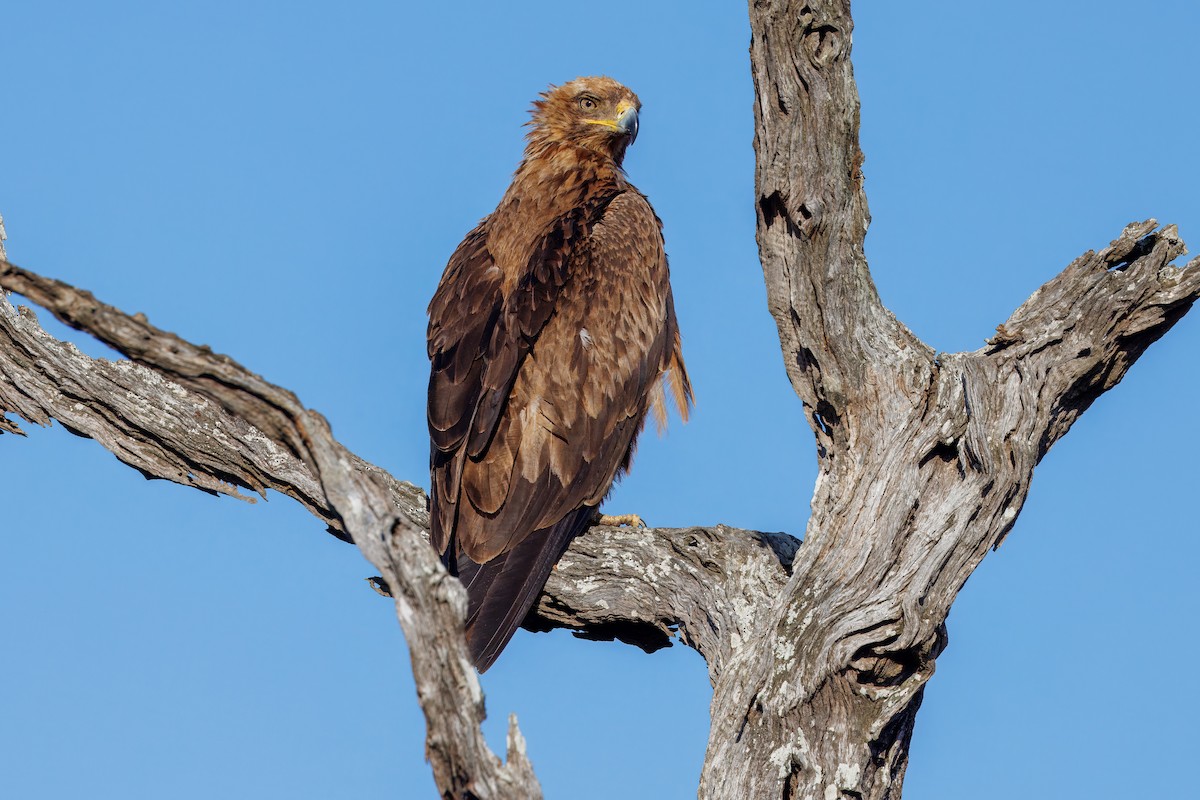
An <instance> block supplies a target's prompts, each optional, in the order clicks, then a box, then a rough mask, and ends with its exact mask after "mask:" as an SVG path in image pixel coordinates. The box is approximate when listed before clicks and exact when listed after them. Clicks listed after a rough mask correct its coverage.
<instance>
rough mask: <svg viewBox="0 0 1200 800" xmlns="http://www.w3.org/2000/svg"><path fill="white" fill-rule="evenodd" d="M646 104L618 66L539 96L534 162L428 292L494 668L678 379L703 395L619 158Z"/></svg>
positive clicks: (483, 638)
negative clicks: (618, 74)
mask: <svg viewBox="0 0 1200 800" xmlns="http://www.w3.org/2000/svg"><path fill="white" fill-rule="evenodd" d="M640 107H641V103H640V101H639V100H638V98H637V95H635V94H634V93H633V92H631V91H630V90H629V89H627V88H625V87H624V86H622V85H621V84H620V83H618V82H617V81H615V80H612V79H611V78H605V77H591V78H577V79H576V80H573V81H571V82H570V83H566V84H564V85H562V86H558V87H551V88H550V90H549V91H547V92H544V93H543V94H542V95H541V97H540V99H538V100H536V101H534V104H533V109H532V117H533V119H532V121H531V122H530V125H531V130H530V131H529V133H528V136H527V139H528V143H527V145H526V147H525V157H524V159H523V160H522V161H521V165H520V166H519V167H518V168H517V171H516V174H515V175H514V176H513V181H512V185H511V186H509V188H508V191H507V192H505V194H504V197H503V199H501V201H500V204H499V205H498V206H497V207H496V210H495V211H493V212H492V213H491V214H490V215H488V216H487V217H485V218H484V219H483V221H481V222H480V223H479V225H477V226H476V227H475V229H474V230H473V231H471V232H470V233H468V234H467V237H466V238H465V239H464V240H463V241H462V244H460V245H459V246H458V249H457V250H455V251H454V255H452V256H451V257H450V262H449V264H448V265H447V266H446V271H445V273H444V274H443V275H442V280H441V283H440V284H439V285H438V288H437V292H436V293H435V294H434V296H433V300H432V301H431V302H430V304H429V336H428V349H429V359H430V361H431V362H432V371H431V374H430V378H429V406H428V416H429V434H430V439H431V448H430V451H431V452H430V472H431V478H432V484H433V487H432V494H431V503H432V505H431V510H432V541H433V545H434V547H436V548H437V549H438V551H439V552H440V553H442V554H443V558H444V561H445V564H446V566H447V567H448V568H449V569H450V571H451V572H452V573H453V574H456V575H458V577H459V579H460V580H461V581H462V583H463V585H464V586H466V588H467V594H468V596H469V598H470V606H469V610H468V616H467V628H466V634H467V642H468V645H469V647H470V651H471V655H472V657H473V659H474V661H475V666H476V667H477V668H478V669H479V670H480V671H481V672H482V671H484V670H486V669H487V668H488V667H489V666H491V664H492V662H493V661H495V659H496V657H497V656H498V655H499V654H500V651H501V650H502V649H503V648H504V646H505V645H506V644H507V643H508V641H509V639H511V638H512V635H513V633H514V632H515V631H516V629H517V627H518V626H519V625H520V624H521V622H522V620H523V619H524V618H525V616H526V614H527V613H528V612H529V609H530V607H531V606H532V605H533V602H534V600H535V599H536V598H537V596H538V595H539V594H540V592H541V589H542V586H543V585H544V584H545V582H546V578H547V577H548V576H549V574H550V571H551V569H552V568H553V566H554V564H555V562H557V561H558V559H559V557H560V556H561V555H562V553H563V551H564V550H565V549H566V547H567V545H568V544H569V543H570V541H571V539H573V538H574V537H575V536H578V535H579V534H580V533H582V532H583V531H584V530H585V529H586V528H587V527H588V525H589V524H591V523H592V522H593V521H594V520H595V518H596V516H597V508H598V506H599V505H600V502H601V501H602V500H603V499H604V497H605V495H607V494H608V492H609V490H610V489H611V488H612V485H613V481H614V480H615V479H616V478H617V477H618V476H619V475H620V474H622V473H623V472H625V471H626V470H628V469H629V464H630V460H631V458H632V456H633V450H634V444H635V440H636V439H637V436H638V434H639V432H640V431H641V429H642V425H643V423H644V422H645V417H646V413H647V411H649V410H651V409H653V410H654V413H655V416H656V417H657V419H658V420H659V422H660V424H661V422H662V421H663V420H664V419H665V406H666V402H665V393H666V392H664V384H666V385H667V386H668V387H669V392H670V394H671V395H672V396H673V398H674V401H675V403H676V404H677V405H678V408H679V412H680V414H681V416H683V417H684V418H685V419H686V416H687V410H688V407H689V405H690V403H691V398H692V390H691V385H690V382H689V380H688V375H687V371H686V369H685V367H684V364H683V358H682V355H681V353H680V343H679V329H678V326H677V323H676V320H675V308H674V300H673V299H672V297H671V285H670V282H669V278H670V276H669V273H668V270H667V257H666V255H665V253H664V250H663V238H662V223H661V222H660V221H659V219H658V217H657V216H656V215H655V213H654V210H653V209H652V208H651V207H650V203H649V202H648V201H647V200H646V198H645V196H644V195H642V194H641V193H640V192H639V191H638V190H637V189H636V188H634V186H633V184H631V183H630V182H629V181H628V180H627V179H626V177H625V173H624V171H623V170H622V167H621V162H622V159H623V158H624V156H625V149H626V148H627V147H628V146H629V145H630V144H632V143H633V140H634V139H635V138H636V137H637V132H638V110H639V108H640Z"/></svg>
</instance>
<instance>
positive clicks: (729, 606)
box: [0, 0, 1200, 798]
mask: <svg viewBox="0 0 1200 800" xmlns="http://www.w3.org/2000/svg"><path fill="white" fill-rule="evenodd" d="M750 14H751V23H752V31H753V39H752V47H751V63H752V70H753V74H754V83H755V91H756V98H757V102H756V104H755V121H756V127H755V149H756V154H757V164H758V166H757V172H756V192H757V194H756V196H757V198H758V204H757V205H758V243H759V249H760V254H761V256H762V262H763V269H764V275H765V280H766V284H767V291H768V302H769V306H770V310H771V313H772V314H773V316H774V317H775V320H776V322H777V325H778V327H779V333H780V343H781V349H782V354H783V360H784V365H785V367H786V369H787V371H788V375H789V377H790V378H791V381H792V385H793V387H794V388H795V390H796V392H797V394H798V396H799V397H800V399H801V400H802V401H803V404H804V410H805V413H806V416H807V418H808V421H809V424H810V426H811V427H812V429H813V433H814V436H815V437H816V441H817V450H818V455H819V461H818V465H819V473H818V479H817V485H816V488H815V491H814V496H813V500H812V515H811V518H810V521H809V523H808V528H807V532H806V535H805V537H804V538H805V543H804V545H803V546H800V545H799V542H798V541H797V539H795V538H793V537H791V536H787V535H785V534H765V533H756V532H752V531H743V530H736V529H732V528H727V527H724V526H716V527H696V528H685V529H677V530H661V529H660V530H644V529H642V530H627V529H616V528H594V529H592V530H591V531H590V532H589V533H588V534H586V535H584V536H582V537H580V538H578V539H576V540H575V541H574V542H573V543H572V545H571V547H570V549H569V550H568V551H567V553H566V555H565V556H564V557H563V559H562V560H561V562H560V563H559V566H558V569H557V570H556V572H555V573H554V574H553V576H552V577H551V580H550V582H549V583H548V584H547V586H546V589H545V592H544V594H543V596H542V598H541V600H540V602H539V605H538V606H537V609H536V614H535V615H534V616H533V617H531V618H530V619H529V620H528V622H527V624H529V625H530V626H532V627H535V628H547V629H548V628H551V627H566V628H571V629H574V630H577V631H579V632H580V633H581V635H583V636H584V637H589V638H600V639H613V638H616V639H620V640H623V641H627V642H631V643H634V644H637V645H639V646H641V647H643V648H644V649H646V650H654V649H656V648H658V647H661V646H664V645H665V644H668V643H669V642H670V641H671V638H672V637H673V636H678V637H679V638H680V639H681V640H682V641H684V642H685V643H687V644H689V645H691V646H692V647H694V648H696V649H697V650H698V651H699V652H700V654H701V655H702V656H703V657H704V658H705V660H706V662H707V665H708V670H709V676H710V679H711V681H712V684H713V701H712V706H711V717H712V727H711V732H710V738H709V745H708V755H707V758H706V761H705V767H704V772H703V775H702V777H701V786H700V795H701V797H704V798H746V797H794V798H800V797H810V796H812V797H825V796H837V797H860V798H886V797H893V798H894V797H899V793H900V787H901V783H902V779H903V773H904V768H905V766H906V764H907V753H908V742H909V737H910V735H911V731H912V724H913V720H914V718H915V715H916V712H917V709H918V707H919V705H920V702H921V697H922V693H923V689H924V685H925V683H926V682H927V681H928V679H929V677H930V675H931V674H932V672H933V669H934V665H935V661H936V658H937V656H938V654H939V653H940V652H941V650H942V648H943V647H944V646H945V642H946V639H945V627H944V623H945V620H946V617H947V615H948V613H949V609H950V606H951V604H952V603H953V601H954V598H955V596H956V595H957V592H958V590H959V589H960V588H961V586H962V584H963V583H964V582H965V581H966V579H967V577H968V576H969V575H970V574H971V572H972V571H973V570H974V569H975V567H976V566H978V564H979V562H980V561H981V560H982V558H983V557H984V555H985V554H986V553H987V552H988V550H989V549H990V548H992V547H994V546H995V545H996V544H998V543H999V541H1000V540H1001V539H1002V538H1003V537H1004V535H1006V534H1007V532H1008V531H1009V530H1010V529H1011V527H1012V525H1013V523H1014V522H1015V520H1016V517H1017V514H1018V513H1019V511H1020V508H1021V505H1022V503H1023V502H1024V499H1025V497H1026V494H1027V492H1028V488H1029V482H1030V479H1031V476H1032V471H1033V468H1034V466H1035V465H1036V464H1037V463H1038V461H1039V460H1040V459H1041V458H1042V456H1043V455H1044V454H1045V453H1046V451H1047V450H1048V449H1049V448H1050V447H1051V446H1052V445H1053V444H1054V442H1056V441H1057V440H1058V439H1059V438H1061V436H1062V435H1063V434H1065V433H1066V431H1067V430H1068V429H1069V428H1070V426H1071V424H1072V423H1073V422H1074V421H1075V419H1077V418H1078V416H1079V415H1080V414H1081V413H1082V412H1083V411H1084V410H1086V409H1087V407H1088V406H1089V405H1090V404H1091V402H1092V401H1094V400H1095V399H1096V398H1097V397H1098V396H1099V395H1100V394H1102V393H1103V392H1105V391H1107V390H1108V389H1109V388H1111V387H1112V386H1114V385H1115V384H1116V383H1117V382H1118V381H1119V380H1120V379H1121V378H1122V376H1123V375H1124V374H1125V372H1126V371H1127V370H1128V369H1129V367H1130V366H1131V365H1132V363H1133V362H1134V361H1135V360H1136V359H1137V358H1138V357H1139V356H1140V355H1141V353H1142V352H1143V351H1144V350H1145V348H1146V347H1148V346H1149V345H1150V344H1152V343H1153V342H1154V341H1155V340H1156V339H1157V338H1158V337H1160V336H1162V335H1163V334H1164V333H1165V332H1166V331H1167V330H1169V329H1170V327H1171V326H1172V325H1173V324H1174V323H1175V322H1176V321H1178V319H1179V318H1180V317H1181V316H1182V315H1183V314H1184V313H1186V312H1187V310H1188V309H1189V308H1190V307H1191V305H1192V303H1193V302H1195V300H1196V298H1197V297H1198V296H1200V264H1197V262H1196V261H1193V262H1191V263H1190V264H1189V265H1188V266H1187V267H1184V268H1177V267H1175V266H1172V261H1173V260H1174V259H1175V258H1177V257H1178V256H1179V255H1180V254H1182V253H1183V252H1184V247H1183V243H1182V242H1181V241H1180V239H1179V237H1178V235H1177V232H1176V230H1175V228H1174V227H1173V226H1167V227H1163V228H1159V227H1157V225H1156V224H1155V223H1154V222H1153V221H1149V222H1142V223H1136V224H1131V225H1130V226H1128V227H1127V228H1126V229H1125V231H1124V232H1123V233H1122V234H1121V235H1120V236H1119V237H1118V238H1117V239H1116V240H1114V241H1113V242H1112V243H1111V244H1110V245H1109V246H1108V247H1107V248H1104V249H1103V250H1100V251H1099V252H1089V253H1086V254H1084V255H1083V256H1081V257H1080V258H1079V259H1077V260H1076V261H1074V262H1073V263H1072V264H1071V265H1069V266H1068V267H1067V268H1066V269H1065V270H1063V271H1062V272H1061V273H1060V274H1059V275H1058V276H1057V277H1055V278H1053V279H1051V280H1050V281H1049V282H1048V283H1046V284H1045V285H1044V286H1042V287H1041V288H1040V289H1039V290H1038V291H1037V292H1035V293H1034V294H1033V295H1032V296H1031V297H1030V298H1029V300H1027V301H1026V302H1025V303H1024V304H1023V305H1022V306H1021V307H1020V308H1018V309H1017V310H1016V311H1015V312H1014V313H1013V314H1012V316H1011V317H1010V318H1009V319H1008V320H1007V321H1005V322H1004V323H1003V324H1002V325H1000V326H999V327H998V328H997V329H996V333H995V335H994V336H992V337H991V338H990V339H989V340H988V342H987V344H986V345H985V346H984V347H982V348H981V349H979V350H976V351H974V352H969V353H954V354H939V353H935V352H934V351H933V350H931V349H930V348H929V347H927V346H926V345H925V344H924V343H922V342H921V341H920V340H919V339H917V337H916V336H914V335H913V334H912V333H911V332H910V331H909V330H908V329H907V328H905V327H904V325H903V324H901V323H900V322H899V321H897V320H896V319H895V317H894V316H893V315H892V314H891V313H890V312H889V311H888V310H887V309H886V308H885V307H884V306H883V305H882V303H881V302H880V300H879V297H878V295H877V294H876V292H875V288H874V285H873V283H872V281H871V277H870V273H869V270H868V268H867V264H866V260H865V257H864V256H863V240H864V237H865V234H866V227H867V222H868V219H869V217H868V213H867V206H866V199H865V195H864V194H863V190H862V176H861V173H860V172H859V168H860V166H861V165H862V163H863V159H862V153H861V151H860V150H859V145H858V96H857V90H856V88H855V85H854V80H853V74H852V71H851V64H850V58H849V56H850V32H851V29H852V23H851V19H850V9H849V3H848V2H847V0H826V1H825V2H815V1H813V2H803V3H799V2H774V3H768V2H753V3H751V7H750ZM818 145H819V146H818ZM0 287H3V288H4V289H5V290H6V291H9V292H14V293H17V294H20V295H23V296H24V297H26V298H28V299H29V300H30V301H31V302H33V303H35V304H37V305H39V306H41V307H42V308H45V309H46V310H48V311H49V312H50V313H52V314H54V315H55V316H56V317H57V318H59V319H60V320H62V321H63V322H64V323H66V324H68V325H70V326H72V327H74V328H76V329H79V330H81V331H85V332H87V333H89V334H91V335H92V336H94V337H96V338H97V339H99V340H100V341H102V342H104V343H105V344H107V345H109V346H110V347H112V348H113V349H115V350H116V351H118V352H119V353H121V354H122V355H123V356H125V358H126V359H127V360H119V361H108V360H104V359H93V358H89V357H87V356H85V355H83V354H81V353H80V352H79V351H78V350H77V349H76V348H75V347H73V346H72V345H70V344H67V343H64V342H62V341H59V340H56V339H55V338H53V337H51V336H50V335H48V334H47V333H46V332H45V331H43V330H42V329H41V328H40V327H39V325H38V322H37V318H36V316H35V315H34V313H33V312H32V311H29V310H28V309H20V310H18V309H17V308H15V307H14V306H13V305H12V304H11V303H10V302H9V300H8V298H7V297H0V432H4V431H6V432H10V433H19V432H20V429H19V423H18V422H17V420H15V419H12V418H9V417H6V416H4V414H11V415H15V416H16V417H19V418H21V419H24V420H26V421H28V422H31V423H36V424H39V425H47V424H49V422H50V421H51V420H52V419H55V420H58V421H59V423H60V424H62V425H63V426H64V427H65V428H67V429H68V430H70V431H72V432H74V433H77V434H80V435H83V436H88V437H91V438H93V439H95V440H96V441H98V442H99V443H100V444H102V445H103V446H104V447H106V448H107V449H108V450H110V451H111V452H112V453H113V454H114V455H116V456H117V457H118V458H119V459H120V460H121V461H123V462H124V463H126V464H129V465H130V466H132V467H134V468H135V469H137V470H139V471H140V472H142V473H143V474H144V475H146V476H148V477H154V478H165V479H167V480H171V481H174V482H176V483H180V484H183V485H186V486H193V487H195V488H197V489H200V490H202V491H206V492H211V493H218V494H228V495H231V496H237V497H243V495H242V494H241V492H242V491H243V490H247V491H249V492H251V493H258V494H263V493H264V492H265V491H266V490H267V489H273V490H275V491H278V492H280V493H282V494H285V495H287V496H289V497H291V498H293V499H294V500H296V501H297V502H299V503H300V504H301V505H303V506H304V507H305V508H307V509H308V510H309V511H310V512H311V513H312V514H313V515H314V516H315V517H317V518H318V519H320V520H321V522H322V524H323V525H325V526H326V527H327V528H328V529H329V530H330V532H332V533H333V534H334V535H336V536H339V537H340V538H342V539H345V540H348V541H353V542H354V543H355V544H356V545H357V546H358V547H359V548H360V549H361V550H362V551H363V553H364V554H365V555H366V557H367V558H368V559H369V560H370V561H371V562H372V563H373V564H374V565H375V566H376V567H377V568H378V569H379V571H380V574H381V575H382V576H383V577H384V579H385V580H386V581H387V582H388V584H389V586H390V587H391V590H392V593H393V595H394V598H395V603H396V608H397V616H398V618H399V621H400V624H401V627H402V628H403V630H404V635H405V638H406V640H407V642H408V645H409V649H410V653H411V656H412V663H413V672H414V678H415V680H416V683H417V688H418V697H419V700H420V703H421V706H422V709H423V710H424V712H425V716H426V721H427V729H428V730H427V754H428V757H429V760H430V762H431V766H432V768H433V772H434V778H435V781H436V783H437V786H438V790H439V792H441V794H442V796H443V797H451V798H466V797H475V798H534V797H540V796H541V793H540V789H539V788H538V783H537V780H536V777H535V775H534V772H533V768H532V765H531V763H530V761H529V759H528V758H527V756H526V752H525V743H524V741H523V739H522V738H521V735H520V733H519V731H518V730H517V728H516V725H515V722H514V723H513V724H511V725H510V730H509V740H508V757H507V760H506V761H505V762H501V760H500V759H499V758H497V757H496V756H495V755H494V754H492V753H491V751H490V750H489V749H488V747H487V746H486V744H485V743H484V740H483V737H482V734H481V732H480V723H481V721H482V719H483V716H484V705H483V694H482V691H481V689H480V685H479V681H478V677H477V675H476V674H475V672H474V670H473V669H472V668H471V666H470V661H469V658H468V656H467V653H466V648H465V645H464V643H463V639H462V621H463V615H464V612H465V602H466V601H465V595H464V593H463V591H462V589H461V586H459V584H458V583H457V581H456V580H454V579H453V578H451V577H450V576H449V575H448V574H447V573H446V571H445V570H444V569H443V568H442V566H441V564H440V563H439V561H438V558H437V556H436V554H435V553H434V552H433V550H432V548H430V547H429V546H428V545H427V544H426V542H425V540H424V534H425V531H426V528H427V524H428V520H427V512H426V508H425V497H424V495H423V493H422V492H421V491H420V490H419V489H417V488H416V487H415V486H413V485H412V484H409V483H405V482H403V481H399V480H396V479H395V478H393V477H391V476H390V475H388V474H387V473H386V472H384V471H383V470H381V469H379V468H378V467H375V466H373V465H371V464H368V463H367V462H365V461H363V460H362V459H360V458H358V457H356V456H355V455H354V454H352V453H350V452H349V451H348V450H346V448H345V447H343V446H342V445H341V444H339V443H338V442H337V440H336V439H334V438H333V436H332V434H331V432H330V429H329V426H328V424H327V423H326V421H325V420H324V419H323V418H322V417H321V416H320V415H319V414H317V413H316V412H314V411H311V410H309V409H306V408H305V407H304V406H303V405H302V404H301V403H300V401H299V400H298V399H297V398H296V397H295V395H294V394H292V393H291V392H289V391H287V390H285V389H282V388H280V387H278V386H275V385H273V384H270V383H268V382H267V381H265V380H263V379H262V378H261V377H259V376H257V375H255V374H253V373H251V372H249V371H248V370H246V369H245V368H243V367H242V366H240V365H239V364H238V363H237V362H235V361H233V360H232V359H230V358H228V357H226V356H222V355H218V354H215V353H212V352H211V351H210V350H209V349H207V348H205V347H202V346H197V345H194V344H192V343H190V342H187V341H185V340H183V339H181V338H179V337H177V336H175V335H173V334H171V333H168V332H166V331H163V330H161V329H159V328H156V327H154V326H152V325H151V324H150V323H149V322H148V320H147V319H146V318H145V317H144V316H142V315H130V314H126V313H124V312H122V311H120V310H118V309H115V308H113V307H111V306H108V305H105V304H104V303H102V302H100V301H98V300H97V299H95V298H94V297H92V295H91V294H89V293H88V292H86V291H82V290H79V289H76V288H74V287H71V286H68V285H66V284H63V283H60V282H58V281H54V280H51V279H48V278H44V277H41V276H39V275H36V274H34V273H32V272H28V271H25V270H23V269H20V268H18V267H16V266H14V265H12V264H9V263H8V262H7V261H0ZM818 720H819V723H820V724H816V722H817V721H818Z"/></svg>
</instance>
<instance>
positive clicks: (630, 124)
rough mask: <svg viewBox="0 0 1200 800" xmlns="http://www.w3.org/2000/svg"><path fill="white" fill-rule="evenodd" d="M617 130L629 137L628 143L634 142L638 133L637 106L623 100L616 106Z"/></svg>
mask: <svg viewBox="0 0 1200 800" xmlns="http://www.w3.org/2000/svg"><path fill="white" fill-rule="evenodd" d="M617 130H619V131H620V132H621V133H623V134H625V135H626V136H628V137H629V143H630V144H633V143H634V140H636V139H637V135H638V112H637V106H634V105H632V104H630V103H626V102H624V101H622V102H621V103H620V105H618V106H617Z"/></svg>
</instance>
